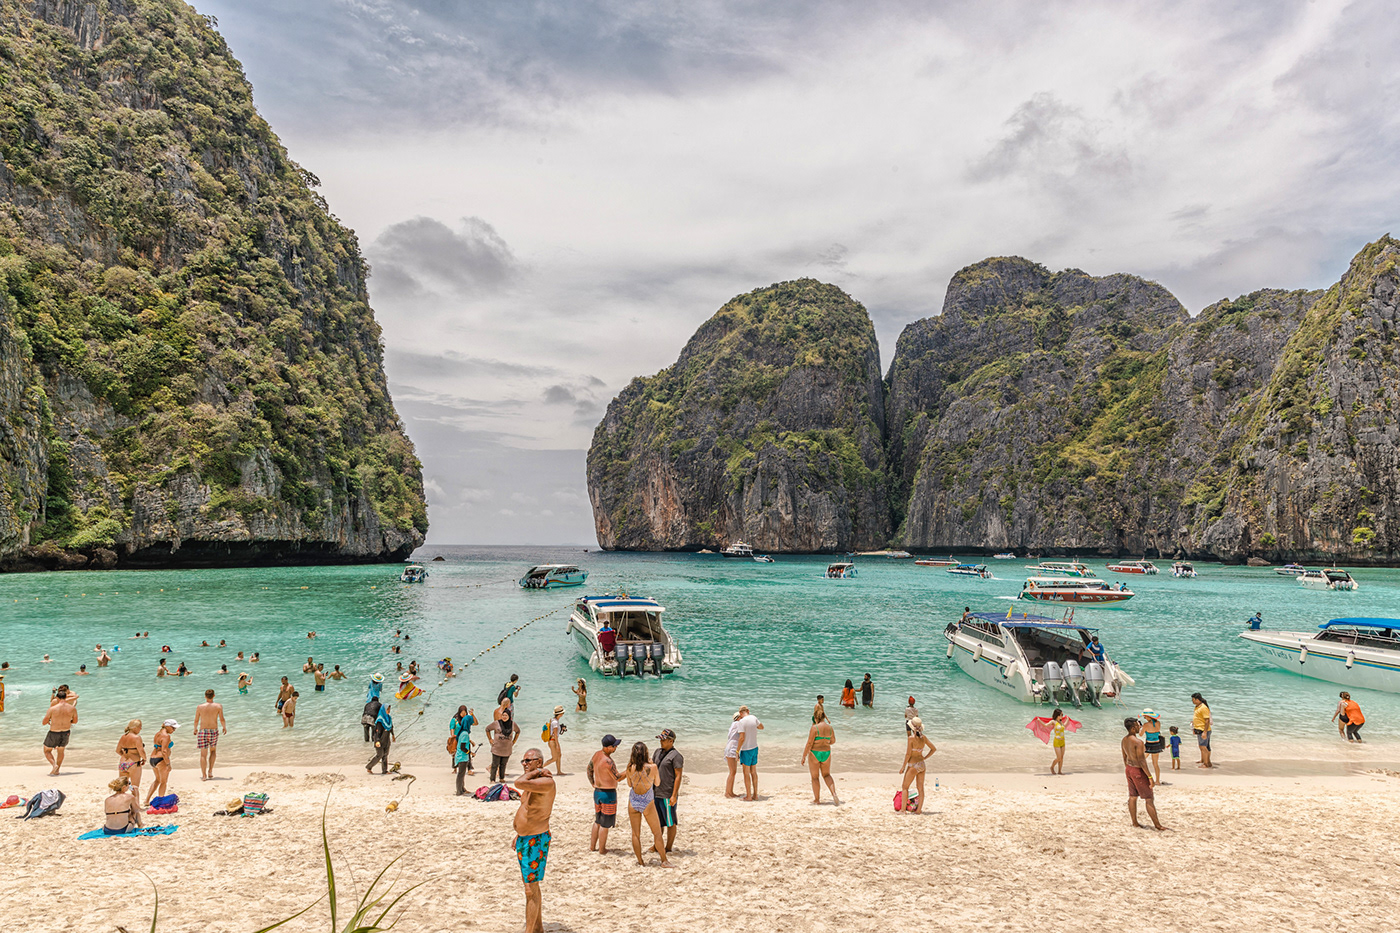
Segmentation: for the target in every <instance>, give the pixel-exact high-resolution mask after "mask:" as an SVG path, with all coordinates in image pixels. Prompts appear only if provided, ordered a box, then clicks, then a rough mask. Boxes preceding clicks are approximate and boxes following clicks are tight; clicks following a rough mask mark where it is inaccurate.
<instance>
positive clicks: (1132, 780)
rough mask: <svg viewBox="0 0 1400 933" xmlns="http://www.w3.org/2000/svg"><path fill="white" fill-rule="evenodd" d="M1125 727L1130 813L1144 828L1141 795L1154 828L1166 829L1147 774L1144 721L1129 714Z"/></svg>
mask: <svg viewBox="0 0 1400 933" xmlns="http://www.w3.org/2000/svg"><path fill="white" fill-rule="evenodd" d="M1123 728H1124V729H1127V730H1128V734H1127V735H1125V736H1123V742H1122V747H1123V772H1124V773H1125V774H1126V775H1127V777H1128V815H1129V816H1131V817H1132V818H1133V826H1135V827H1137V828H1138V829H1142V828H1143V825H1142V824H1141V823H1139V822H1138V817H1137V803H1138V798H1139V797H1141V798H1142V799H1143V800H1144V801H1145V802H1146V803H1147V815H1148V816H1150V817H1152V828H1153V829H1157V830H1161V829H1165V828H1166V827H1164V826H1163V825H1162V823H1161V821H1160V820H1158V819H1157V805H1156V804H1155V803H1154V802H1153V800H1152V779H1151V778H1149V777H1148V776H1147V753H1146V751H1145V750H1144V747H1143V742H1142V739H1140V738H1138V733H1139V732H1141V731H1142V723H1141V722H1140V721H1139V720H1138V719H1136V718H1135V717H1132V716H1129V717H1128V718H1127V719H1125V720H1123Z"/></svg>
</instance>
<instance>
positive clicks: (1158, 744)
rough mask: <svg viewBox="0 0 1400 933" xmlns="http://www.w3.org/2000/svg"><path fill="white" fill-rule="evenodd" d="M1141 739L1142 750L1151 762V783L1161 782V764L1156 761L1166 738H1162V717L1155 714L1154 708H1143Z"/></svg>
mask: <svg viewBox="0 0 1400 933" xmlns="http://www.w3.org/2000/svg"><path fill="white" fill-rule="evenodd" d="M1142 740H1143V751H1144V752H1146V753H1147V757H1148V759H1149V760H1150V761H1151V762H1152V774H1153V777H1152V783H1154V784H1160V783H1162V766H1161V765H1159V764H1158V763H1157V756H1158V755H1160V754H1161V753H1162V749H1164V748H1166V747H1167V740H1166V739H1164V738H1162V717H1161V716H1158V715H1157V711H1156V710H1152V709H1145V710H1143V711H1142Z"/></svg>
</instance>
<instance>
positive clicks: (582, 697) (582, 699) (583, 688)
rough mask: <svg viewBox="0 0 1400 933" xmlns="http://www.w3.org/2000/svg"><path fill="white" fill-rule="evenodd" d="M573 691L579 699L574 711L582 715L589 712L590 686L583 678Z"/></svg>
mask: <svg viewBox="0 0 1400 933" xmlns="http://www.w3.org/2000/svg"><path fill="white" fill-rule="evenodd" d="M573 691H574V696H576V697H578V703H576V704H575V705H574V709H575V710H576V711H578V712H580V713H586V712H588V684H587V683H585V682H584V679H583V678H582V677H580V678H579V679H578V683H577V684H575V685H574V687H573Z"/></svg>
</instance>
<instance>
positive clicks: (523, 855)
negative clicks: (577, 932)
mask: <svg viewBox="0 0 1400 933" xmlns="http://www.w3.org/2000/svg"><path fill="white" fill-rule="evenodd" d="M520 765H521V767H523V768H524V769H525V773H524V774H522V775H521V776H520V778H519V780H517V781H516V782H515V789H516V790H518V791H520V809H519V810H517V811H516V812H515V857H516V860H517V861H519V862H520V878H521V880H522V881H524V882H525V933H544V921H543V920H541V919H540V882H541V881H543V880H544V869H545V862H546V860H547V859H548V858H549V842H550V838H551V837H550V834H549V815H550V813H552V812H553V810H554V791H555V787H554V778H553V776H552V775H550V773H549V772H548V771H547V770H545V767H544V753H542V752H541V751H540V750H539V749H538V748H532V749H530V750H529V751H527V752H526V753H525V755H524V757H522V758H521V759H520Z"/></svg>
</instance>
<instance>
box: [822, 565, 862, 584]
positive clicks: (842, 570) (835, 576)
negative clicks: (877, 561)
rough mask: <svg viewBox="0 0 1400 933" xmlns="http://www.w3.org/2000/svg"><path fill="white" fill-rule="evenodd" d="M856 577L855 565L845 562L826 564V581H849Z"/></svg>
mask: <svg viewBox="0 0 1400 933" xmlns="http://www.w3.org/2000/svg"><path fill="white" fill-rule="evenodd" d="M855 575H856V565H855V564H848V563H845V562H840V563H835V564H828V565H827V567H826V578H827V579H828V580H849V579H850V578H851V577H854V576H855Z"/></svg>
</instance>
